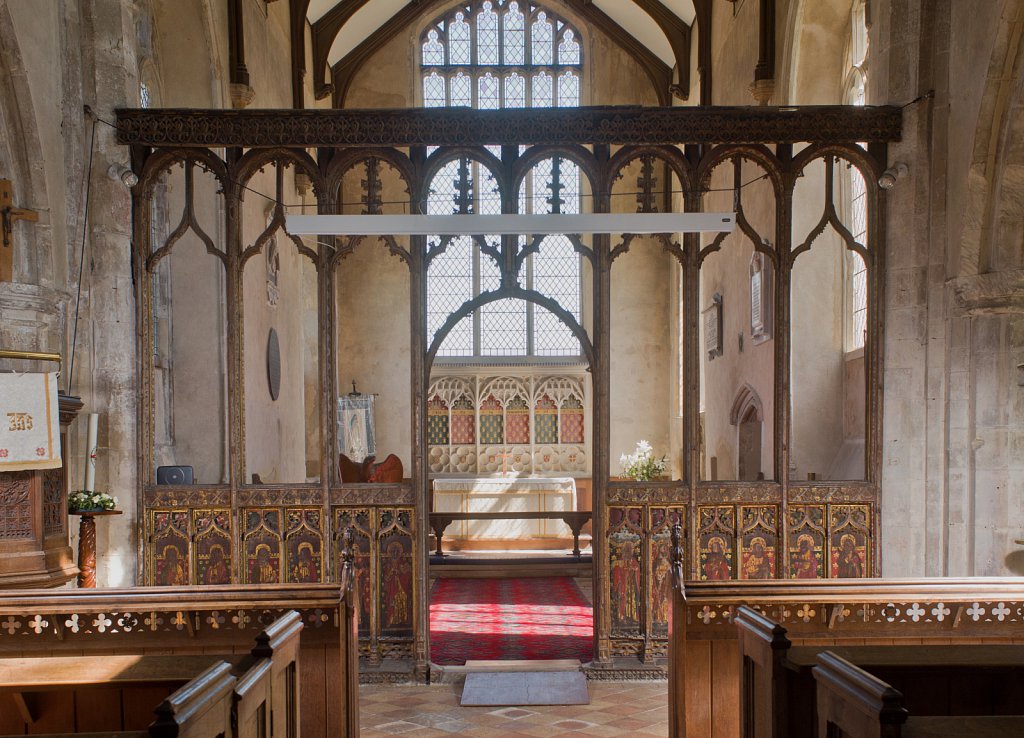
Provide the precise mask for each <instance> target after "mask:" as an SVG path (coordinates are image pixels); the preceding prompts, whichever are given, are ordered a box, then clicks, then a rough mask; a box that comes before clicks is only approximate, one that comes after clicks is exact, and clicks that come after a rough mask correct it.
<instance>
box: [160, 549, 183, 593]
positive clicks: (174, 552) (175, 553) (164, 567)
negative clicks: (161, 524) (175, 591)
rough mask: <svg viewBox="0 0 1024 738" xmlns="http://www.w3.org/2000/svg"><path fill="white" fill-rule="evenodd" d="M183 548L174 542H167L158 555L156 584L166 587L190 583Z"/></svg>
mask: <svg viewBox="0 0 1024 738" xmlns="http://www.w3.org/2000/svg"><path fill="white" fill-rule="evenodd" d="M184 558H185V557H184V556H182V554H181V549H179V548H178V546H177V545H175V544H174V543H168V544H166V545H165V546H164V547H163V549H162V550H161V551H160V553H158V554H157V556H156V578H155V582H154V583H155V584H158V585H161V586H165V587H177V586H181V585H185V584H188V572H187V571H186V569H185V564H184V561H183V559H184Z"/></svg>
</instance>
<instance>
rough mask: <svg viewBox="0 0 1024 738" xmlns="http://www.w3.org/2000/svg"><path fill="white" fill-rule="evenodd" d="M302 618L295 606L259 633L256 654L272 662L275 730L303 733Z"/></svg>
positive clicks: (290, 736)
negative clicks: (301, 680)
mask: <svg viewBox="0 0 1024 738" xmlns="http://www.w3.org/2000/svg"><path fill="white" fill-rule="evenodd" d="M301 631H302V620H301V618H300V617H299V614H298V613H297V612H295V611H294V610H293V611H291V612H290V613H288V614H286V615H284V616H282V617H280V618H278V619H277V620H275V621H274V622H273V623H271V624H270V625H269V626H268V627H267V628H266V630H263V631H261V632H260V633H259V635H257V636H256V646H255V647H254V648H253V649H252V655H253V657H255V658H258V659H262V660H267V661H268V662H269V668H270V676H269V690H270V699H271V701H270V703H269V710H270V719H271V723H272V725H271V734H272V735H275V736H284V738H296V737H297V736H298V735H299V705H300V704H301V703H300V697H299V681H298V673H299V633H300V632H301Z"/></svg>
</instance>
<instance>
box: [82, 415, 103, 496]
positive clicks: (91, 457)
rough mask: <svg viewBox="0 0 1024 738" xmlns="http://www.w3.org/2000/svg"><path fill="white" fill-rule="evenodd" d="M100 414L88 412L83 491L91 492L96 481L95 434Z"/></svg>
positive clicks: (97, 429)
mask: <svg viewBox="0 0 1024 738" xmlns="http://www.w3.org/2000/svg"><path fill="white" fill-rule="evenodd" d="M99 426H100V416H99V414H98V413H89V435H88V436H87V439H86V442H85V487H84V489H85V491H86V492H92V491H93V485H94V484H95V483H96V435H97V433H98V431H99Z"/></svg>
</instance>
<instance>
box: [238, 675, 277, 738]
mask: <svg viewBox="0 0 1024 738" xmlns="http://www.w3.org/2000/svg"><path fill="white" fill-rule="evenodd" d="M271 671H272V662H271V660H270V659H258V660H257V661H256V662H255V663H254V664H253V665H252V666H251V667H249V670H248V671H246V672H245V674H243V675H242V676H241V677H240V678H239V679H238V683H237V684H236V685H235V690H234V706H233V708H232V710H233V712H234V717H233V725H234V738H269V736H270V735H271V732H270V721H271V711H270V705H271V704H272V700H273V696H272V690H271V682H272V679H271Z"/></svg>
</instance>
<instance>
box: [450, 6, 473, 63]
mask: <svg viewBox="0 0 1024 738" xmlns="http://www.w3.org/2000/svg"><path fill="white" fill-rule="evenodd" d="M448 49H449V55H450V59H449V64H472V62H473V59H472V46H471V45H470V41H469V24H468V23H466V18H465V16H464V15H463V14H462V13H456V14H455V18H453V19H452V22H451V25H449V26H448Z"/></svg>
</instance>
